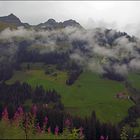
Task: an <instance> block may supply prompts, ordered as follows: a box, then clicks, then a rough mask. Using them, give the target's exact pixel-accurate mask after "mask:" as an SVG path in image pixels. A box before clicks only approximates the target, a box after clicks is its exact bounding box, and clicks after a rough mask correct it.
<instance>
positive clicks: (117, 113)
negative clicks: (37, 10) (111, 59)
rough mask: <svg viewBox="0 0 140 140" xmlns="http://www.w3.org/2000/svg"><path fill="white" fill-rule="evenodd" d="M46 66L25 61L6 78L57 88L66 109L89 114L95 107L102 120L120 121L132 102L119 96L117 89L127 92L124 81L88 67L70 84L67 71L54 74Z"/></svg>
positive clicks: (47, 87) (81, 114)
mask: <svg viewBox="0 0 140 140" xmlns="http://www.w3.org/2000/svg"><path fill="white" fill-rule="evenodd" d="M44 67H45V68H46V67H48V66H42V65H40V64H37V66H34V65H31V68H30V69H29V70H27V69H26V65H24V64H23V65H22V70H21V71H15V73H14V75H13V77H12V78H11V79H10V80H8V81H7V83H9V84H11V83H13V82H15V81H21V82H27V83H29V84H31V85H32V86H33V87H35V86H36V85H42V86H43V87H44V88H45V89H55V90H56V91H57V92H59V94H60V95H61V99H62V103H63V104H64V106H65V109H66V110H67V111H68V112H70V113H71V114H73V115H80V116H82V117H84V116H88V115H89V114H90V113H91V112H92V111H93V110H94V111H95V112H96V115H97V118H98V119H100V120H101V121H102V122H111V123H118V122H119V121H121V120H122V119H123V118H124V117H125V116H126V115H127V111H128V108H129V107H131V106H132V105H133V103H132V101H131V100H129V99H118V98H116V94H117V93H118V92H123V91H125V92H127V90H126V89H125V86H124V84H123V83H121V82H117V81H112V80H108V79H103V78H102V77H100V75H98V74H96V73H92V72H89V71H86V72H83V73H82V74H81V75H80V77H79V78H78V80H77V81H76V82H75V83H74V84H73V85H72V86H67V85H66V84H65V81H66V79H67V72H65V71H58V70H56V69H55V67H54V66H49V68H51V69H55V73H57V75H55V76H54V75H53V74H45V71H44Z"/></svg>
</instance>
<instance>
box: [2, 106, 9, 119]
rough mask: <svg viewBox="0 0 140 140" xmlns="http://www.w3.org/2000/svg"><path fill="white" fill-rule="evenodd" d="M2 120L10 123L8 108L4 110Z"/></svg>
mask: <svg viewBox="0 0 140 140" xmlns="http://www.w3.org/2000/svg"><path fill="white" fill-rule="evenodd" d="M2 120H4V121H9V117H8V111H7V108H6V107H5V108H4V110H3V112H2Z"/></svg>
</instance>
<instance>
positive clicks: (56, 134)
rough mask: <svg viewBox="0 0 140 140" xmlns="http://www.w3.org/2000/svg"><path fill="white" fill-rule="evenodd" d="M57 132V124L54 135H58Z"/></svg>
mask: <svg viewBox="0 0 140 140" xmlns="http://www.w3.org/2000/svg"><path fill="white" fill-rule="evenodd" d="M58 132H59V128H58V126H56V127H55V135H58Z"/></svg>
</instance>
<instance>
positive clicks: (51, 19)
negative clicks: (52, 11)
mask: <svg viewBox="0 0 140 140" xmlns="http://www.w3.org/2000/svg"><path fill="white" fill-rule="evenodd" d="M47 23H50V24H51V23H56V21H55V20H54V19H53V18H50V19H48V21H47Z"/></svg>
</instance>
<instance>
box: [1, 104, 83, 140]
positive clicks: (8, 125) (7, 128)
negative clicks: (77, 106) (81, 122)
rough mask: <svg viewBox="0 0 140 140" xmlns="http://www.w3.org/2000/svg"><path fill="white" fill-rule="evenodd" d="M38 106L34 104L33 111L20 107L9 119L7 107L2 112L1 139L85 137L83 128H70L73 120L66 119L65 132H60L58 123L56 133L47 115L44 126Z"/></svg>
mask: <svg viewBox="0 0 140 140" xmlns="http://www.w3.org/2000/svg"><path fill="white" fill-rule="evenodd" d="M36 114H37V106H36V105H33V106H32V108H31V112H28V113H27V112H26V113H25V112H24V111H23V108H22V107H18V109H17V111H16V112H15V113H14V116H13V118H12V119H9V116H8V110H7V108H6V107H5V108H4V110H3V112H2V120H1V122H0V139H4V138H5V139H11V138H13V139H34V138H37V139H83V138H84V134H83V128H82V127H80V128H79V129H76V128H73V129H70V125H71V121H70V120H69V119H66V120H65V122H64V123H65V128H64V130H63V133H60V132H59V126H57V125H56V127H55V129H54V134H53V133H52V131H51V126H48V120H49V119H48V117H47V116H45V118H44V121H43V123H42V124H43V126H42V127H41V125H40V123H39V122H37V120H36Z"/></svg>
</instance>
